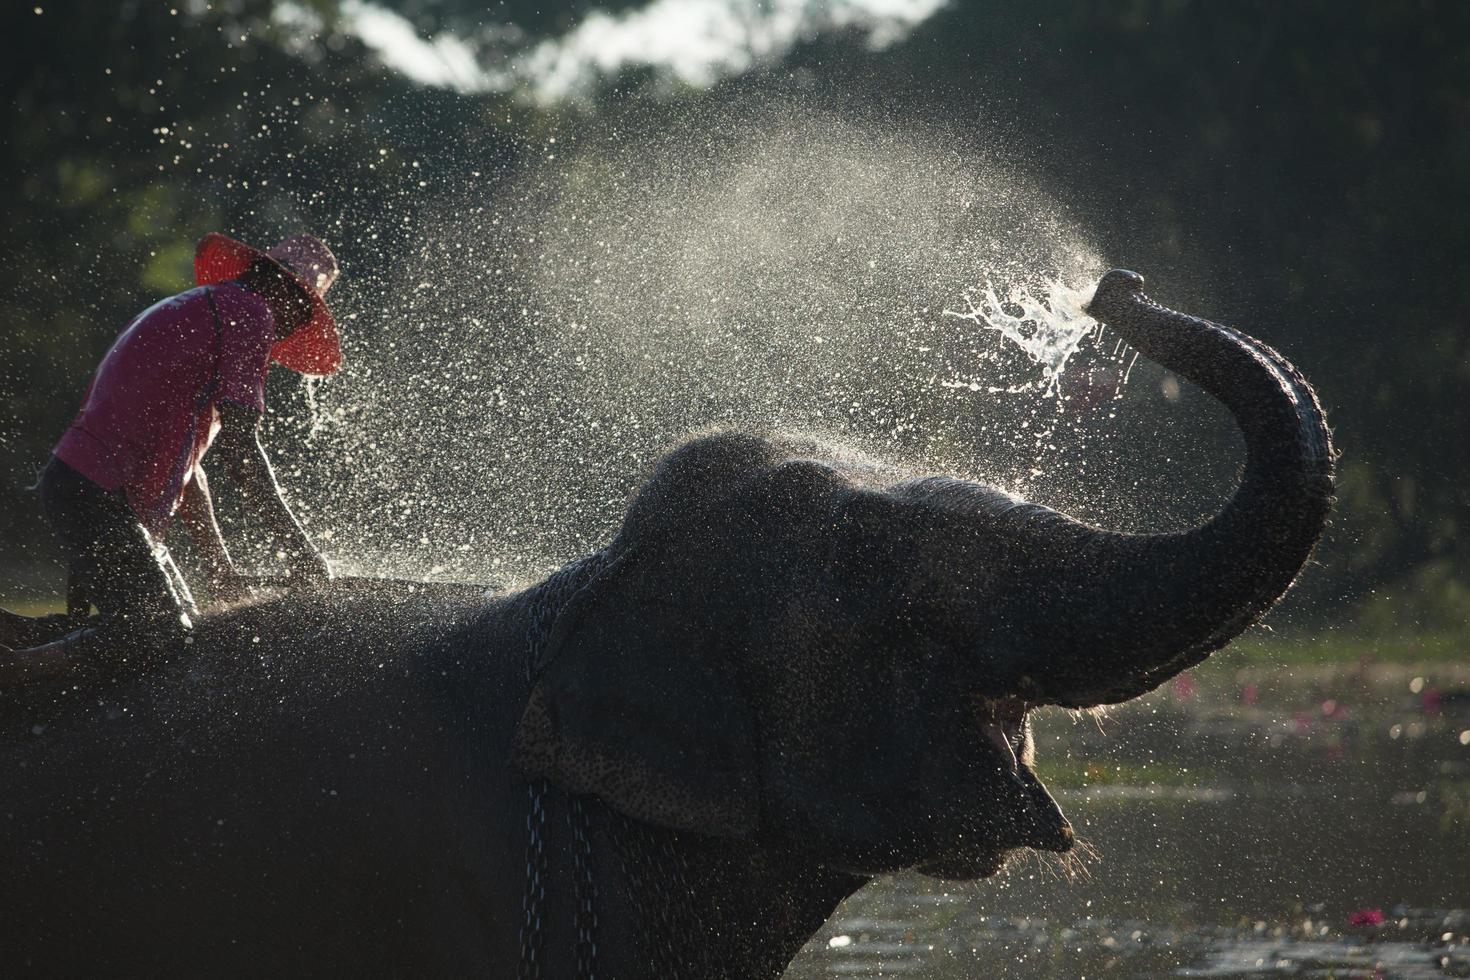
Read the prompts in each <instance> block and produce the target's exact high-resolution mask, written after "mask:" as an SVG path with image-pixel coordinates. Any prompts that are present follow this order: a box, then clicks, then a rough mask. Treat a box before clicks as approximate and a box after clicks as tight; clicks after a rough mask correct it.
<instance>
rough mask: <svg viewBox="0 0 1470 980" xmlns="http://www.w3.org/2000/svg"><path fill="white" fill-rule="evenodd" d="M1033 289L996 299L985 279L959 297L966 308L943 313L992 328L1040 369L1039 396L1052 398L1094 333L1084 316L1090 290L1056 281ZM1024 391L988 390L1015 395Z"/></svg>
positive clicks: (1021, 287) (1094, 325)
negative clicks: (977, 286)
mask: <svg viewBox="0 0 1470 980" xmlns="http://www.w3.org/2000/svg"><path fill="white" fill-rule="evenodd" d="M1036 288H1037V292H1036V293H1033V292H1032V287H1031V286H1028V285H1025V284H1014V285H1011V286H1010V287H1008V288H1006V289H1005V291H1004V294H1003V297H1002V294H1001V293H1000V292H997V289H996V287H995V285H994V283H992V282H990V281H988V280H987V281H986V283H985V286H984V288H982V289H980V290H978V291H977V292H969V293H966V294H965V306H966V309H964V310H949V309H946V310H945V311H944V315H945V316H948V317H956V318H958V319H961V320H968V321H970V322H971V323H974V324H977V325H978V326H981V327H984V328H985V329H987V330H994V331H996V332H997V333H999V334H1000V335H1001V336H1003V337H1005V339H1006V340H1009V341H1010V342H1011V343H1013V344H1015V345H1016V346H1017V347H1019V348H1020V349H1021V350H1022V351H1023V352H1024V353H1025V354H1026V356H1027V357H1028V358H1030V359H1031V362H1032V363H1033V364H1036V365H1038V366H1040V368H1041V371H1042V382H1041V384H1042V388H1043V390H1044V393H1045V394H1046V395H1047V396H1048V397H1050V398H1058V397H1059V396H1060V394H1061V377H1062V372H1064V371H1065V370H1066V369H1067V362H1068V361H1069V360H1070V359H1071V357H1072V355H1073V354H1075V353H1077V350H1078V348H1080V347H1081V346H1082V342H1083V341H1084V340H1085V339H1087V338H1088V337H1095V336H1096V335H1097V333H1098V328H1099V325H1098V322H1097V321H1096V320H1094V319H1093V318H1092V317H1090V316H1088V315H1087V314H1086V313H1085V312H1084V307H1085V306H1086V304H1087V301H1088V300H1089V299H1091V298H1092V289H1091V287H1087V286H1081V287H1079V286H1075V285H1072V284H1070V283H1068V282H1066V281H1064V280H1062V279H1060V278H1056V279H1051V280H1048V281H1047V282H1045V283H1043V284H1042V285H1040V286H1039V287H1036ZM1025 387H1028V386H1026V385H1022V386H1020V387H1018V388H1006V389H993V390H995V391H1000V390H1004V391H1017V390H1024V388H1025Z"/></svg>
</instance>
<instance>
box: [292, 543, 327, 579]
mask: <svg viewBox="0 0 1470 980" xmlns="http://www.w3.org/2000/svg"><path fill="white" fill-rule="evenodd" d="M286 570H287V572H288V573H289V574H290V576H291V581H290V585H291V587H292V588H307V587H310V586H314V585H322V584H324V583H327V582H330V581H331V580H332V566H331V565H328V564H327V560H326V559H325V558H323V557H322V555H321V552H319V551H317V550H316V549H315V548H312V547H310V546H307V547H304V548H302V549H300V550H298V551H294V552H289V553H288V554H287V555H286Z"/></svg>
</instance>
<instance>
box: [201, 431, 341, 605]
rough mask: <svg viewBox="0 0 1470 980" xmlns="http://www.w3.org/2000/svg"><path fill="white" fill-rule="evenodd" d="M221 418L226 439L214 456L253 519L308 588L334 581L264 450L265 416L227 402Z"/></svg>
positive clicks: (220, 440) (220, 441) (219, 442)
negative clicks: (288, 502)
mask: <svg viewBox="0 0 1470 980" xmlns="http://www.w3.org/2000/svg"><path fill="white" fill-rule="evenodd" d="M219 417H220V433H219V438H218V439H216V440H215V444H214V450H213V451H214V452H215V453H216V454H217V455H218V458H219V460H220V462H221V463H223V464H224V467H225V472H226V473H228V474H229V477H230V479H231V480H233V481H234V483H235V485H236V486H237V487H238V488H239V490H240V496H241V497H242V498H244V500H245V504H246V506H247V507H249V509H250V511H251V513H252V515H253V516H254V517H255V518H256V519H257V520H259V521H260V522H261V524H263V525H264V526H265V530H266V532H267V533H269V534H270V536H271V538H272V540H273V542H274V543H275V545H276V549H277V551H278V552H279V553H282V554H284V556H285V561H286V567H287V568H288V569H290V572H291V576H292V577H293V578H299V579H301V580H303V581H307V582H313V581H323V580H326V579H330V578H331V577H332V570H331V567H330V566H329V565H328V564H327V561H326V559H325V558H323V557H322V556H321V554H320V553H319V552H318V551H317V550H316V548H315V547H314V546H313V545H312V543H311V539H310V538H308V537H307V536H306V532H305V531H304V530H302V528H301V525H300V524H299V523H297V521H296V518H295V516H294V515H293V514H292V513H291V508H290V507H289V506H287V505H286V501H285V498H283V497H282V496H281V487H280V485H279V484H278V483H277V482H276V475H275V472H274V471H273V470H272V469H271V464H270V459H269V458H268V457H267V456H266V454H265V447H263V446H262V445H261V444H260V437H259V430H260V414H259V413H258V412H256V411H254V410H253V409H249V408H245V407H244V406H241V405H236V404H234V403H233V402H221V403H220V405H219Z"/></svg>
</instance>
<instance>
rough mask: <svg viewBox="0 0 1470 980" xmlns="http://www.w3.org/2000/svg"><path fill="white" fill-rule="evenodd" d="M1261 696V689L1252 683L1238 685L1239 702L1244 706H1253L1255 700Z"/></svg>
mask: <svg viewBox="0 0 1470 980" xmlns="http://www.w3.org/2000/svg"><path fill="white" fill-rule="evenodd" d="M1260 696H1261V689H1260V688H1259V687H1257V686H1256V685H1254V684H1242V685H1241V686H1240V703H1241V704H1243V705H1245V706H1246V707H1248V708H1249V707H1254V706H1255V703H1256V700H1257V699H1258V698H1259V697H1260Z"/></svg>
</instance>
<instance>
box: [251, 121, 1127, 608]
mask: <svg viewBox="0 0 1470 980" xmlns="http://www.w3.org/2000/svg"><path fill="white" fill-rule="evenodd" d="M957 138H959V137H957V136H956V134H954V133H949V132H927V131H920V130H916V129H915V128H914V127H912V126H906V127H895V126H884V125H877V124H868V123H863V122H858V121H853V120H850V119H846V118H843V117H840V116H829V115H823V114H822V113H821V112H818V111H816V110H815V108H814V107H813V105H812V104H810V102H808V101H803V102H801V103H799V104H784V103H773V104H768V105H764V106H761V107H757V108H755V109H749V108H748V107H747V108H739V107H736V108H732V109H729V110H728V115H718V114H717V115H716V116H714V117H712V116H710V115H709V114H708V113H707V112H704V113H695V114H693V115H691V116H690V117H689V118H687V119H681V118H678V117H677V116H675V117H673V118H671V117H670V116H669V115H668V114H664V115H660V116H659V117H657V118H655V119H653V120H645V121H640V120H638V119H636V118H635V119H631V120H629V119H622V120H617V119H614V120H610V121H609V120H604V121H600V122H598V121H593V122H590V123H588V125H587V127H586V128H584V129H580V130H575V131H571V132H563V133H558V134H557V135H556V137H555V138H554V139H553V138H552V137H551V136H549V135H548V136H547V140H546V142H547V146H546V153H545V154H544V155H543V156H542V157H541V158H540V159H539V160H537V161H531V162H528V163H527V165H526V166H525V168H524V169H522V170H519V171H518V172H514V173H508V174H507V175H506V176H505V178H504V180H503V182H501V183H500V184H499V185H498V186H497V187H496V188H495V189H494V191H493V192H491V193H487V192H486V189H485V188H484V187H482V186H481V185H480V184H479V183H478V182H477V181H471V180H467V181H466V186H465V188H463V189H461V190H459V191H451V192H448V193H446V194H445V195H444V196H443V198H442V199H441V200H439V201H438V202H436V204H434V205H433V206H430V207H425V208H423V209H421V210H419V211H418V212H417V213H416V219H415V220H416V228H417V229H418V231H419V236H418V237H419V241H420V243H421V244H420V246H419V249H418V250H417V251H416V253H414V254H409V255H403V256H398V257H395V261H394V262H392V263H390V264H388V265H387V266H385V271H386V275H385V277H384V278H382V279H379V280H377V281H375V282H372V283H371V284H370V286H369V287H364V288H363V290H362V294H363V295H371V296H373V297H374V300H373V305H372V306H371V307H368V306H361V307H357V308H355V309H354V311H353V313H352V314H351V315H352V316H360V319H356V320H354V321H353V327H354V329H352V330H350V331H348V332H347V334H346V335H345V342H346V343H347V344H348V347H349V350H348V351H347V354H348V356H347V358H346V360H345V363H344V368H343V371H342V372H341V373H340V374H339V375H338V376H336V377H335V378H334V380H333V382H332V384H330V385H327V386H324V387H322V388H320V389H319V390H313V391H312V392H311V393H310V394H311V395H312V396H313V398H314V400H315V402H316V405H315V407H314V408H313V409H311V410H310V411H309V412H308V415H309V422H307V423H304V424H303V425H302V426H301V428H300V429H298V430H296V438H299V439H301V440H302V441H303V442H307V441H310V442H313V443H314V444H313V446H312V448H311V450H310V451H304V452H301V453H300V454H299V457H298V458H299V463H298V465H299V467H300V468H301V470H302V474H303V475H302V480H303V481H313V480H314V481H320V483H321V485H323V486H328V487H330V488H331V492H330V493H322V494H318V495H317V500H318V501H319V504H318V513H316V514H313V515H312V516H313V518H314V522H315V523H316V524H317V525H318V526H322V527H330V528H333V529H335V530H336V531H337V532H338V539H337V547H338V548H339V549H340V550H339V554H340V553H342V552H350V553H351V554H352V555H354V556H355V557H357V558H359V559H360V560H361V561H362V562H364V563H365V564H367V565H370V566H371V567H374V568H377V569H379V570H382V571H384V572H387V571H392V572H394V573H403V574H412V573H423V572H425V571H430V572H434V573H438V572H439V571H441V570H442V571H443V573H444V574H446V575H450V576H456V577H466V578H481V577H484V578H491V579H496V580H500V581H509V580H516V579H522V577H527V578H528V577H530V576H534V575H537V574H540V572H541V571H543V570H544V569H545V568H547V567H549V566H551V565H553V564H555V563H557V562H560V561H564V560H566V559H567V558H570V557H574V556H576V555H578V554H583V553H586V551H588V550H590V549H591V548H595V547H598V546H600V544H601V543H602V542H605V541H606V539H607V537H608V536H609V535H610V533H611V532H612V530H613V529H615V527H616V525H617V522H618V521H619V520H620V519H621V516H622V514H623V512H624V510H625V508H626V502H627V497H628V494H629V493H630V492H631V491H632V490H633V489H634V488H635V487H636V486H637V485H638V483H639V482H641V479H642V477H641V474H642V473H643V472H645V471H646V468H647V467H648V466H649V465H650V464H651V463H652V462H653V461H654V460H656V459H657V458H658V457H660V456H661V455H662V454H663V453H664V452H666V451H667V449H668V448H669V446H670V445H671V443H673V442H676V441H678V440H680V439H681V438H684V437H685V436H686V435H687V434H688V433H690V432H694V431H708V430H710V429H714V428H735V429H754V430H763V431H771V430H781V431H796V432H801V433H806V434H811V435H815V436H817V437H819V438H821V439H823V440H824V441H826V442H828V443H832V444H837V445H840V446H842V447H845V449H847V450H850V451H851V452H853V453H854V454H857V455H859V456H861V457H863V458H865V459H872V460H879V461H883V462H885V463H889V464H892V465H895V466H898V467H900V468H903V469H905V470H906V471H907V470H913V471H917V472H950V473H958V474H962V475H966V476H970V477H973V478H976V479H980V480H983V481H984V482H989V483H993V484H997V485H1002V486H1006V487H1008V488H1011V489H1015V490H1020V491H1027V490H1028V489H1029V487H1028V484H1032V483H1035V484H1037V485H1038V489H1039V490H1040V491H1041V492H1040V493H1039V494H1037V495H1036V499H1038V500H1040V501H1041V502H1044V503H1050V504H1053V505H1061V506H1065V505H1067V504H1068V503H1070V500H1068V499H1063V498H1061V497H1060V496H1059V494H1061V493H1063V492H1065V491H1067V490H1068V489H1069V488H1073V487H1076V486H1079V485H1080V483H1079V479H1078V478H1079V477H1081V476H1083V475H1086V474H1090V473H1091V472H1092V470H1091V469H1087V468H1086V466H1087V465H1088V463H1087V462H1085V461H1084V460H1082V458H1081V454H1080V452H1079V447H1080V446H1081V444H1082V440H1083V439H1084V437H1085V433H1086V432H1091V431H1096V430H1097V429H1098V428H1099V427H1100V426H1101V425H1104V424H1105V420H1104V419H1102V417H1101V415H1102V411H1099V410H1094V409H1093V408H1092V407H1091V405H1092V404H1093V403H1096V402H1098V400H1100V399H1106V400H1107V401H1109V402H1110V401H1111V398H1112V395H1113V390H1114V383H1113V380H1112V378H1111V376H1109V375H1108V374H1107V371H1106V370H1099V371H1097V372H1095V373H1096V384H1094V385H1093V387H1092V388H1089V389H1085V385H1086V384H1087V377H1088V372H1087V371H1083V370H1079V369H1077V368H1074V369H1073V371H1072V372H1071V373H1070V374H1069V376H1068V377H1069V382H1068V385H1069V391H1068V394H1067V397H1068V398H1069V399H1070V400H1069V401H1068V402H1067V404H1068V405H1069V409H1068V419H1069V422H1068V425H1066V426H1059V425H1058V422H1057V419H1056V418H1055V416H1056V415H1057V406H1059V405H1061V404H1062V401H1063V398H1052V399H1038V398H1036V397H1035V393H1036V390H1037V387H1036V385H1035V384H1034V383H1029V384H1028V386H1027V387H1026V393H1025V394H1024V395H1021V396H1018V397H1015V398H1003V399H994V398H992V399H985V398H976V397H974V394H975V393H977V392H984V391H988V390H992V389H990V388H986V387H974V388H971V389H970V390H968V391H965V390H958V389H959V386H951V385H947V384H945V383H943V382H941V381H940V380H939V379H941V378H958V377H964V376H968V377H973V378H977V379H979V380H980V381H981V382H983V383H984V384H985V385H993V384H995V383H997V382H998V383H1001V384H1006V383H1012V382H1014V381H1015V380H1017V379H1016V366H1015V365H1011V364H1007V363H1005V359H1004V358H1003V357H1001V356H999V354H1000V348H999V345H997V346H996V348H995V349H992V350H985V349H981V348H979V347H977V345H976V344H975V343H974V339H973V338H974V336H975V334H977V333H979V332H978V331H976V332H971V333H970V336H968V337H967V336H965V335H963V334H961V333H959V332H957V331H955V330H954V329H953V328H952V327H951V326H950V323H949V322H946V321H947V320H950V318H947V317H945V316H943V315H942V313H943V311H945V309H946V307H948V306H952V305H954V298H955V294H956V289H955V284H956V283H975V282H983V283H986V284H987V290H988V292H987V293H986V294H985V295H977V296H976V297H975V300H974V305H973V307H972V310H971V311H969V313H973V314H974V316H973V318H974V319H975V322H977V323H978V322H980V319H981V318H982V317H988V318H987V319H986V320H985V323H986V325H992V324H993V323H999V322H1001V320H1000V314H1005V315H1007V316H1011V317H1013V318H1015V319H1016V323H1015V331H1014V332H1015V334H1016V335H1017V336H1021V337H1023V338H1025V339H1027V340H1028V341H1029V342H1031V343H1032V344H1033V348H1034V349H1035V350H1036V351H1037V352H1038V356H1043V357H1044V356H1045V355H1044V354H1042V353H1041V352H1042V347H1041V346H1040V345H1041V344H1042V341H1043V339H1045V338H1048V337H1049V338H1051V340H1050V341H1048V342H1049V343H1065V341H1064V339H1063V338H1064V336H1065V335H1067V334H1069V333H1070V332H1072V331H1079V330H1080V331H1081V332H1082V333H1085V332H1086V330H1087V329H1089V327H1090V324H1091V321H1090V320H1086V319H1084V318H1083V316H1082V314H1081V312H1080V310H1081V304H1082V301H1083V300H1084V299H1085V298H1086V296H1085V295H1083V291H1082V290H1081V289H1075V288H1074V289H1070V291H1068V289H1066V288H1063V287H1064V284H1066V283H1075V282H1087V281H1090V280H1091V279H1092V277H1094V276H1095V275H1096V274H1097V272H1098V271H1099V270H1100V266H1101V259H1100V258H1099V257H1098V256H1097V254H1096V251H1095V249H1094V248H1092V247H1091V244H1090V242H1089V240H1088V236H1087V234H1086V232H1085V230H1084V229H1082V228H1080V227H1079V226H1078V225H1076V224H1075V223H1073V222H1071V221H1069V220H1067V216H1066V214H1065V212H1064V211H1063V210H1062V208H1061V207H1060V205H1059V204H1058V203H1057V202H1056V201H1055V200H1053V199H1051V198H1049V197H1048V196H1047V195H1046V194H1045V193H1044V192H1042V191H1041V190H1039V189H1038V188H1036V187H1033V186H1031V185H1030V184H1028V182H1027V181H1026V180H1025V179H1024V176H1022V175H1020V174H1018V173H1017V171H1016V170H1015V168H1013V167H1011V166H1007V165H1004V164H1002V163H998V162H996V161H995V160H993V159H991V158H990V157H988V156H987V151H986V149H985V147H984V146H983V145H981V143H982V141H980V140H979V139H978V138H977V137H975V134H973V133H970V134H966V135H965V137H964V138H966V139H968V140H969V141H970V142H969V143H968V144H967V145H968V146H970V147H971V150H970V152H966V153H959V152H956V151H955V150H954V146H955V141H956V139H957ZM655 150H656V151H655ZM475 176H476V177H477V178H478V176H479V175H478V173H477V174H476V175H475ZM1047 273H1050V274H1051V275H1053V276H1054V277H1055V279H1056V285H1054V286H1052V288H1050V289H1040V288H1039V287H1037V286H1033V287H1032V291H1031V292H1029V293H1026V292H1017V291H1016V288H1015V287H1016V284H1021V283H1032V284H1036V283H1038V281H1039V280H1038V276H1039V275H1046V274H1047ZM426 283H435V284H436V286H435V288H425V285H424V284H426ZM349 285H350V284H349ZM1002 297H1005V299H1002ZM1013 297H1014V298H1016V299H1019V300H1022V302H1021V303H1018V304H1016V305H1013V306H1010V307H1008V306H1007V302H1009V301H1010V300H1011V299H1012V298H1013ZM1033 297H1035V298H1034V299H1033ZM343 302H344V303H345V302H346V300H345V299H344V301H343ZM1028 310H1031V311H1032V312H1031V313H1030V314H1029V315H1030V316H1031V318H1032V324H1033V325H1027V323H1026V316H1027V315H1028V314H1027V311H1028ZM986 311H989V312H986ZM1043 311H1045V315H1043ZM346 312H347V309H346V308H345V307H344V310H343V313H344V314H346ZM956 315H959V316H961V317H964V316H966V315H967V313H966V312H961V313H959V314H956ZM1042 322H1045V323H1047V324H1051V325H1052V326H1048V327H1047V328H1046V329H1045V330H1042V331H1040V332H1039V333H1038V331H1037V329H1036V327H1035V326H1034V324H1036V323H1042ZM1002 332H1004V331H1002ZM1071 346H1072V348H1074V349H1075V346H1076V345H1075V343H1073V344H1072V345H1071ZM1068 356H1070V352H1068V353H1067V354H1064V355H1059V356H1057V357H1054V358H1052V359H1051V360H1048V361H1047V363H1048V364H1052V365H1054V366H1053V367H1052V376H1053V377H1054V376H1055V375H1057V374H1059V372H1060V369H1061V368H1062V367H1063V366H1065V364H1066V360H1067V357H1068ZM1120 373H1121V372H1120ZM1074 376H1075V378H1076V381H1072V380H1070V379H1072V378H1073V377H1074ZM1001 390H1010V389H1001ZM1094 396H1096V397H1095V398H1094ZM1089 399H1092V400H1093V401H1091V402H1090V401H1089ZM1103 411H1105V410H1103ZM273 451H274V447H273ZM1043 456H1045V457H1046V458H1047V459H1049V460H1065V461H1066V467H1067V468H1066V469H1065V470H1063V469H1062V464H1060V463H1059V464H1057V465H1055V466H1052V465H1051V464H1050V463H1048V464H1045V466H1044V465H1043V464H1040V463H1038V459H1039V458H1041V457H1043ZM1043 469H1046V470H1047V472H1046V474H1045V477H1046V479H1043V478H1042V470H1043ZM1059 488H1060V489H1059Z"/></svg>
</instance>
